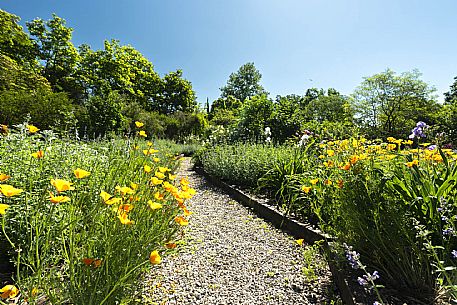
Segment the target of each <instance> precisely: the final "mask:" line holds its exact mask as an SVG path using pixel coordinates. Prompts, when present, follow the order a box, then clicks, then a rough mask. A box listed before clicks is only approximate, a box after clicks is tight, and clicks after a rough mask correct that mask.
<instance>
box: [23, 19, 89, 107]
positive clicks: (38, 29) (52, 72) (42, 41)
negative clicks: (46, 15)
mask: <svg viewBox="0 0 457 305" xmlns="http://www.w3.org/2000/svg"><path fill="white" fill-rule="evenodd" d="M27 28H28V30H29V33H30V35H32V37H33V44H34V46H35V48H36V50H37V52H38V58H39V59H40V60H41V61H42V62H43V64H44V67H43V70H42V75H43V76H44V77H45V78H46V79H47V80H48V81H49V83H50V84H51V86H52V89H53V90H54V91H56V92H67V93H69V94H70V96H71V97H73V98H78V97H79V95H80V88H79V87H78V86H77V82H76V79H75V68H76V64H77V62H78V61H79V55H78V51H77V49H76V48H75V46H74V45H73V43H72V42H71V37H72V32H73V29H72V28H69V27H67V26H66V21H65V19H62V18H60V17H58V16H57V15H55V14H53V15H52V19H50V20H48V21H44V20H43V19H40V18H37V19H35V20H33V21H31V22H27Z"/></svg>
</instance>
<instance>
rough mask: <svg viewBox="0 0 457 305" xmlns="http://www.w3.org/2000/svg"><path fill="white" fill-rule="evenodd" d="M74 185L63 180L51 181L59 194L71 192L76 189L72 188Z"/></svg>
mask: <svg viewBox="0 0 457 305" xmlns="http://www.w3.org/2000/svg"><path fill="white" fill-rule="evenodd" d="M72 184H73V183H71V182H70V181H67V180H63V179H51V185H53V186H54V187H55V188H56V190H57V192H58V193H60V192H64V191H71V190H74V189H75V188H74V187H73V186H72Z"/></svg>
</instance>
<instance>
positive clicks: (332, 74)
mask: <svg viewBox="0 0 457 305" xmlns="http://www.w3.org/2000/svg"><path fill="white" fill-rule="evenodd" d="M0 8H2V9H3V10H6V11H8V12H10V13H13V14H16V15H18V16H20V17H21V18H22V21H21V23H22V24H25V21H30V20H32V19H34V18H36V17H40V18H42V19H50V18H51V14H52V13H56V14H57V15H58V16H60V17H62V18H64V19H66V20H67V25H68V26H70V27H73V28H74V32H73V43H74V44H75V45H76V46H78V45H80V44H82V43H88V44H89V45H91V46H92V48H95V49H99V48H101V47H102V44H103V40H105V39H112V38H114V39H119V40H120V41H121V44H131V45H132V46H133V47H135V48H136V49H138V50H139V51H140V52H141V53H143V54H144V55H145V56H146V57H147V58H148V59H149V60H150V61H151V62H152V63H153V64H154V66H155V69H156V71H158V72H159V73H160V74H161V75H163V74H165V73H167V72H169V71H172V70H176V69H182V70H183V71H184V77H186V78H187V79H189V80H190V81H191V82H192V84H193V87H194V89H195V90H196V92H197V96H198V98H199V102H204V101H205V100H206V97H209V98H210V101H212V100H214V99H216V98H217V97H218V96H219V94H220V91H219V88H220V87H222V86H223V85H224V84H225V83H226V82H227V79H228V77H229V75H230V73H232V72H235V71H237V70H238V68H239V67H240V66H241V65H243V64H245V63H247V62H254V63H255V65H256V67H257V68H258V69H259V70H260V72H261V73H262V75H263V78H262V85H263V86H264V87H265V88H266V90H268V91H269V92H270V93H271V95H270V96H272V97H275V96H276V95H277V94H281V95H285V94H290V93H295V94H303V93H304V92H305V91H306V89H307V88H310V87H318V88H328V87H333V88H335V89H337V90H339V91H340V92H342V93H343V94H350V93H351V92H352V91H353V90H354V88H355V87H356V86H357V85H359V84H360V83H361V82H362V80H363V77H365V76H370V75H373V74H375V73H379V72H382V71H384V70H386V69H387V68H391V69H393V70H394V71H396V72H398V73H400V72H404V71H410V70H412V69H414V68H417V69H419V71H420V72H422V73H423V76H422V79H423V80H424V81H426V82H427V83H429V84H430V85H433V86H435V87H436V88H437V94H438V95H439V100H443V96H442V93H443V92H446V91H448V90H449V86H450V85H451V84H452V82H453V78H454V77H455V76H457V39H456V35H457V18H456V16H457V1H456V0H439V1H426V0H373V1H372V0H225V1H223V0H103V1H102V0H91V1H88V0H78V1H70V0H28V1H25V0H2V1H1V2H0Z"/></svg>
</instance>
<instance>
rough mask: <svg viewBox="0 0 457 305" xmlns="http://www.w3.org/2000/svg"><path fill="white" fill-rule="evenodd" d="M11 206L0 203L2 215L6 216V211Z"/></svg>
mask: <svg viewBox="0 0 457 305" xmlns="http://www.w3.org/2000/svg"><path fill="white" fill-rule="evenodd" d="M9 207H10V206H9V205H7V204H4V203H0V215H5V214H6V209H7V208H9Z"/></svg>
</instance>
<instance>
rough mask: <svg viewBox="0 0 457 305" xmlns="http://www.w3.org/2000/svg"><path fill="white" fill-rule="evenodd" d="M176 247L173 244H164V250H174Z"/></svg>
mask: <svg viewBox="0 0 457 305" xmlns="http://www.w3.org/2000/svg"><path fill="white" fill-rule="evenodd" d="M176 246H177V244H176V243H173V242H167V243H166V244H165V248H167V249H174V248H176Z"/></svg>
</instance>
